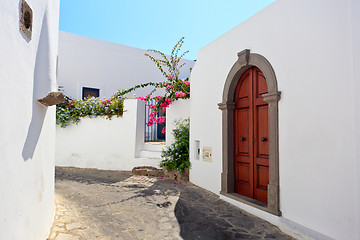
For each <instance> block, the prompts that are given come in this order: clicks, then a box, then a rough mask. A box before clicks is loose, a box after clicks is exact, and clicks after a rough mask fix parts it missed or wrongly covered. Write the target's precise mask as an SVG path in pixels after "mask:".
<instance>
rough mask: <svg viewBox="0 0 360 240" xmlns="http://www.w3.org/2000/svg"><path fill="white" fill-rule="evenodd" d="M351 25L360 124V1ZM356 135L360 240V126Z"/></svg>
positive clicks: (359, 234) (352, 14)
mask: <svg viewBox="0 0 360 240" xmlns="http://www.w3.org/2000/svg"><path fill="white" fill-rule="evenodd" d="M351 10H352V12H351V21H352V22H351V24H352V29H351V30H352V37H353V39H352V48H353V49H352V53H353V60H354V62H353V71H354V88H353V89H354V95H355V112H356V118H355V119H356V121H355V123H360V94H359V93H360V15H359V11H360V1H358V0H352V5H351ZM355 129H356V134H355V141H356V146H358V147H357V149H356V150H357V152H356V159H357V184H358V186H357V209H356V211H357V214H358V215H357V216H358V220H357V221H358V224H357V231H358V236H359V238H360V148H359V146H360V126H359V125H358V124H355Z"/></svg>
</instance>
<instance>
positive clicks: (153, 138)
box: [144, 101, 166, 142]
mask: <svg viewBox="0 0 360 240" xmlns="http://www.w3.org/2000/svg"><path fill="white" fill-rule="evenodd" d="M155 104H156V103H155V101H148V102H146V104H145V139H144V141H145V142H165V133H162V130H163V128H164V127H166V122H164V123H160V124H159V123H153V124H151V125H150V124H148V123H149V119H150V117H149V115H150V114H151V113H152V111H153V109H151V108H149V106H150V105H155ZM165 115H166V113H165V111H162V110H160V111H159V112H158V113H157V115H156V117H157V118H158V117H165ZM148 125H150V126H148Z"/></svg>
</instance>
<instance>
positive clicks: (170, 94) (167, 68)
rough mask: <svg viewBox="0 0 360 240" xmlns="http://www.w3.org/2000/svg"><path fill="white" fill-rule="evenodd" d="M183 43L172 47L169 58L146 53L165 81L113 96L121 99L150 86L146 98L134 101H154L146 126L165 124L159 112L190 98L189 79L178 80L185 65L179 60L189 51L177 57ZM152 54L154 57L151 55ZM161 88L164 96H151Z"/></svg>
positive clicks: (140, 86) (150, 106)
mask: <svg viewBox="0 0 360 240" xmlns="http://www.w3.org/2000/svg"><path fill="white" fill-rule="evenodd" d="M183 43H184V37H182V38H181V39H180V40H179V41H178V42H177V43H176V44H175V46H174V47H173V49H172V51H171V55H170V56H166V55H165V54H164V53H162V52H160V51H157V50H148V52H149V53H146V54H145V56H147V57H149V58H150V60H151V61H153V62H154V63H155V64H156V66H157V67H158V69H159V70H160V72H161V73H162V74H163V75H164V77H165V79H166V81H162V82H156V83H154V82H148V83H143V84H139V85H136V86H134V87H132V88H129V89H126V90H120V91H118V92H117V93H116V94H115V95H114V96H115V97H119V98H121V97H123V96H124V95H125V94H128V93H130V92H132V91H134V90H136V89H138V88H145V87H148V86H152V87H153V88H154V89H153V90H152V91H151V92H150V93H149V94H148V95H146V96H140V97H136V99H139V100H142V101H146V102H147V101H152V100H154V102H155V104H152V105H149V108H150V109H151V110H152V111H151V113H150V115H149V121H148V123H147V125H148V126H151V125H152V124H156V123H158V124H160V123H163V122H165V117H163V116H160V117H159V116H158V113H159V112H160V111H165V109H166V108H168V107H169V106H170V105H171V104H172V103H173V102H174V101H176V100H179V99H187V98H190V82H189V79H188V78H186V79H180V78H179V75H180V69H181V68H182V67H183V66H184V65H185V63H182V64H180V61H181V59H182V58H183V57H184V56H185V54H187V53H188V52H189V51H185V52H183V53H182V54H181V55H180V56H179V51H180V49H181V47H182V45H183ZM151 53H152V54H154V55H155V56H153V55H151ZM159 88H162V89H164V90H165V94H164V95H157V96H153V94H154V93H155V92H156V90H157V89H159ZM162 133H165V127H164V128H163V129H162Z"/></svg>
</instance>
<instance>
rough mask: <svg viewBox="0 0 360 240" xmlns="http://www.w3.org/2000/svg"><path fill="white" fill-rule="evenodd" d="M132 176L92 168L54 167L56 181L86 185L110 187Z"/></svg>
mask: <svg viewBox="0 0 360 240" xmlns="http://www.w3.org/2000/svg"><path fill="white" fill-rule="evenodd" d="M119 173H120V174H119ZM131 176H132V174H131V172H128V171H107V170H106V171H105V170H98V169H93V168H73V167H56V169H55V179H56V181H62V180H68V181H75V182H80V183H86V184H101V185H110V184H113V183H116V182H122V181H125V180H126V179H128V178H130V177H131Z"/></svg>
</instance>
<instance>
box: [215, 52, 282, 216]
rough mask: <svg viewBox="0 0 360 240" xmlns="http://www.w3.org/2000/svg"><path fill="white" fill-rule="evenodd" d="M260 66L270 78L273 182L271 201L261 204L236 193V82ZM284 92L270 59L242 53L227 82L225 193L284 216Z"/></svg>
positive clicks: (224, 104)
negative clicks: (280, 108) (281, 157)
mask: <svg viewBox="0 0 360 240" xmlns="http://www.w3.org/2000/svg"><path fill="white" fill-rule="evenodd" d="M253 66H255V67H258V68H259V69H260V70H261V71H262V72H263V74H264V75H265V78H266V83H267V85H268V93H266V94H263V97H264V101H266V102H268V104H269V111H268V113H269V185H268V204H267V205H264V204H261V203H258V202H257V201H256V200H253V199H249V198H247V197H244V196H241V195H239V194H235V193H234V109H235V102H234V95H235V88H236V85H237V83H238V81H239V79H240V77H241V76H242V74H243V73H244V72H245V71H246V70H247V69H249V68H250V67H253ZM280 95H281V92H279V91H278V86H277V80H276V76H275V72H274V69H273V68H272V66H271V64H270V63H269V61H268V60H267V59H266V58H265V57H263V56H261V55H259V54H256V53H250V50H249V49H246V50H244V51H242V52H239V53H238V60H237V61H236V62H235V64H234V65H233V67H232V68H231V70H230V72H229V74H228V76H227V78H226V82H225V85H224V90H223V98H222V102H221V103H219V104H218V105H219V109H220V110H221V111H222V173H221V192H220V193H221V194H222V195H224V196H227V197H230V198H233V199H235V200H237V201H240V202H243V203H245V204H248V205H251V206H253V207H256V208H259V209H262V210H264V211H266V212H269V213H272V214H275V215H277V216H280V215H281V212H280V205H279V130H278V129H279V120H278V101H279V100H280Z"/></svg>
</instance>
